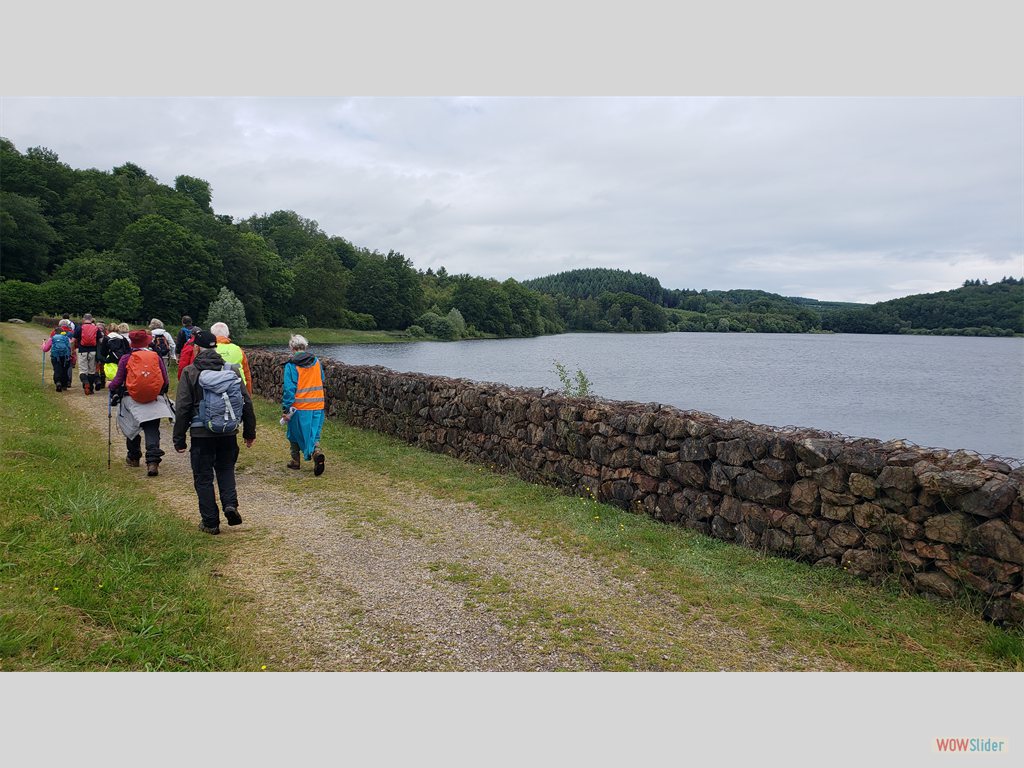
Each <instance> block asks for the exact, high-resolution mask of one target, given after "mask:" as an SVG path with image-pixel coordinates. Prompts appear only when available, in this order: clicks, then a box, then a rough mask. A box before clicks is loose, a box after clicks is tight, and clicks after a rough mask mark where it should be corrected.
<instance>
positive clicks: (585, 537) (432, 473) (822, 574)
mask: <svg viewBox="0 0 1024 768" xmlns="http://www.w3.org/2000/svg"><path fill="white" fill-rule="evenodd" d="M257 410H258V412H259V414H260V421H261V423H269V421H270V420H271V419H273V418H275V417H276V416H277V408H276V406H275V405H274V404H270V403H267V402H265V401H261V402H259V403H258V404H257ZM324 446H325V450H327V451H329V452H330V454H329V455H330V456H331V463H332V465H333V466H337V465H338V462H339V461H340V462H346V463H351V464H353V465H357V466H359V467H361V468H365V469H368V470H372V471H373V472H376V473H379V474H382V475H385V476H387V477H389V478H390V479H391V482H397V483H403V484H406V485H408V486H410V487H415V488H417V489H420V490H424V491H427V492H428V493H431V494H433V495H435V496H438V497H441V498H449V499H452V500H455V501H461V502H472V503H474V504H477V505H479V506H480V507H483V508H487V509H491V510H494V511H496V512H497V513H498V514H500V515H501V516H502V517H504V518H505V519H507V520H510V521H511V522H513V523H514V524H515V525H516V526H517V527H518V528H520V529H521V530H523V531H526V532H529V533H530V534H531V535H534V536H540V537H543V538H546V539H548V540H551V541H555V542H558V543H559V545H560V546H564V547H567V548H569V549H571V550H575V551H577V552H579V553H580V554H583V555H586V556H589V557H593V558H596V559H597V560H599V561H601V562H603V563H605V564H607V565H609V566H611V567H612V568H613V569H616V570H617V571H618V572H619V573H620V574H621V575H622V576H625V577H628V578H634V579H636V578H642V579H644V580H646V581H647V582H648V583H649V584H651V585H652V587H653V588H654V589H656V590H664V591H665V592H666V593H671V594H674V595H677V596H678V597H679V598H681V600H682V601H683V602H684V604H686V605H689V606H693V607H696V608H697V609H699V610H700V611H704V612H708V613H710V614H712V615H714V616H715V617H717V618H719V619H721V620H722V621H723V622H726V623H727V624H729V625H730V626H733V627H737V628H740V629H742V630H744V631H746V632H747V633H748V634H749V635H750V636H751V637H752V638H766V639H767V640H769V641H770V642H772V643H773V644H776V645H777V646H785V647H788V648H790V649H792V650H793V651H795V652H796V653H807V654H814V655H817V656H826V657H828V656H831V657H832V658H835V659H836V660H837V661H839V662H841V663H844V664H847V665H849V666H850V667H852V668H854V669H858V670H872V671H910V670H923V671H928V670H930V671H939V670H946V671H954V670H962V671H987V670H1015V671H1024V633H1022V632H1021V631H1019V630H1010V631H1007V630H1003V629H1000V628H998V627H994V626H992V625H990V624H988V623H987V622H985V621H984V620H982V619H981V618H979V617H978V614H977V612H976V611H975V610H974V608H973V607H972V606H971V605H969V604H968V603H966V602H960V603H950V602H946V603H936V602H933V601H930V600H928V599H925V598H924V597H921V596H918V595H913V594H908V593H906V592H905V591H903V590H901V589H900V588H899V586H898V585H896V584H885V585H882V586H872V585H870V584H867V583H865V582H863V581H861V580H859V579H856V578H854V577H852V576H850V575H849V574H846V573H844V572H843V571H841V570H839V569H836V568H814V567H811V566H808V565H805V564H802V563H797V562H794V561H790V560H786V559H782V558H776V557H769V556H765V555H762V554H760V553H758V552H755V551H753V550H749V549H745V548H743V547H738V546H736V545H732V544H728V543H725V542H721V541H718V540H715V539H711V538H708V537H705V536H701V535H699V534H696V533H694V532H692V531H689V530H687V529H684V528H680V527H677V526H668V525H664V524H661V523H658V522H656V521H654V520H651V519H649V518H646V517H643V516H638V515H634V514H630V513H629V512H626V511H624V510H621V509H618V508H616V507H613V506H609V505H605V504H598V503H596V502H594V501H593V500H589V499H581V498H573V497H569V496H565V495H562V494H561V493H559V492H558V491H556V490H554V489H551V488H546V487H543V486H538V485H531V484H529V483H525V482H523V481H521V480H519V479H518V478H515V477H512V476H508V475H502V474H499V473H496V472H495V471H493V470H492V469H490V468H486V467H482V466H475V465H470V464H466V463H463V462H460V461H457V460H455V459H452V458H450V457H447V456H443V455H438V454H433V453H429V452H426V451H421V450H418V449H415V448H413V447H411V446H408V445H406V444H405V443H403V442H401V441H399V440H397V439H394V438H390V437H387V436H384V435H379V434H376V433H373V432H368V431H363V430H358V429H353V428H351V427H348V426H346V425H344V424H341V423H338V422H328V424H327V425H326V427H325V430H324ZM437 567H438V568H441V569H443V570H445V571H446V572H447V571H451V569H450V567H448V566H446V565H441V564H439V565H438V566H437ZM448 576H449V578H452V579H470V577H471V574H469V575H467V574H463V573H456V572H454V571H451V572H449V573H448ZM470 580H471V579H470ZM475 586H476V587H477V589H478V591H479V593H480V594H481V595H486V594H489V593H491V592H492V591H493V586H494V585H487V584H481V585H475Z"/></svg>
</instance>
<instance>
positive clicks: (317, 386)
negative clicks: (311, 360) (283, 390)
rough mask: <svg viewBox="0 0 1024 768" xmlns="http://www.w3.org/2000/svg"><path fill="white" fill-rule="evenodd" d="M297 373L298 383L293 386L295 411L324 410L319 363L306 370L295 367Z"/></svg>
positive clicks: (322, 383)
mask: <svg viewBox="0 0 1024 768" xmlns="http://www.w3.org/2000/svg"><path fill="white" fill-rule="evenodd" d="M295 370H297V371H298V372H299V381H298V383H297V384H296V385H295V402H294V403H292V405H293V406H294V408H295V410H297V411H322V410H323V409H324V379H323V376H322V375H321V371H320V361H319V360H317V362H316V365H311V366H309V367H308V368H300V367H299V366H297V365H296V366H295Z"/></svg>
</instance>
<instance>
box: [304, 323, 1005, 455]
mask: <svg viewBox="0 0 1024 768" xmlns="http://www.w3.org/2000/svg"><path fill="white" fill-rule="evenodd" d="M314 351H315V352H316V353H317V354H318V355H320V356H322V357H324V358H334V359H337V360H341V361H343V362H346V363H351V364H354V365H382V366H385V367H387V368H391V369H393V370H396V371H407V372H420V373H428V374H437V375H443V376H450V377H453V378H465V379H474V380H476V381H491V382H502V383H505V384H511V385H515V386H526V387H548V388H549V389H560V388H561V384H560V382H559V379H558V376H557V374H556V372H555V367H554V361H555V360H558V361H560V362H561V363H563V364H565V366H566V367H567V368H568V370H569V372H570V373H575V371H576V369H577V368H580V369H582V370H583V372H584V373H585V374H586V375H587V377H588V378H589V379H590V380H591V382H592V392H593V394H595V395H597V396H599V397H604V398H609V399H614V400H632V401H638V402H643V403H646V402H658V403H664V404H666V405H673V406H675V407H677V408H680V409H683V410H697V411H705V412H707V413H712V414H714V415H716V416H720V417H723V418H729V419H744V420H746V421H750V422H754V423H757V424H770V425H773V426H800V427H813V428H816V429H822V430H826V431H829V432H840V433H842V434H845V435H849V436H853V437H875V438H880V439H882V440H888V439H892V438H901V439H905V440H909V441H911V442H913V443H916V444H917V445H921V446H925V447H932V448H953V449H957V448H965V449H968V450H972V451H976V452H978V453H982V454H991V455H996V456H1003V457H1015V458H1022V459H1024V339H1019V338H964V337H949V336H882V335H857V334H835V335H832V334H757V333H731V334H730V333H663V334H619V333H610V334H609V333H567V334H561V335H558V336H543V337H539V338H534V339H502V340H480V341H457V342H448V343H439V342H411V343H407V344H356V345H323V346H315V348H314Z"/></svg>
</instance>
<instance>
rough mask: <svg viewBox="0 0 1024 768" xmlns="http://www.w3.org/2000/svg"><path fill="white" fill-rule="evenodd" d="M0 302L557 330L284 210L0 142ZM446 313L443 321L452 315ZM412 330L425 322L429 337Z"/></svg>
mask: <svg viewBox="0 0 1024 768" xmlns="http://www.w3.org/2000/svg"><path fill="white" fill-rule="evenodd" d="M0 166H2V168H3V173H2V174H0V302H2V304H3V312H4V313H5V314H6V316H7V317H23V318H24V317H31V316H32V315H35V314H39V313H45V312H49V313H53V312H71V313H75V314H82V313H84V312H92V313H93V314H96V315H103V316H105V317H113V318H117V319H120V320H126V321H134V320H140V319H142V320H145V319H148V318H151V317H160V318H164V319H166V320H167V321H168V322H171V323H173V322H175V321H176V320H177V319H178V318H179V317H180V316H181V315H183V314H188V315H191V316H193V317H195V318H199V317H205V316H206V313H207V309H208V307H209V305H210V303H211V302H212V301H213V300H214V298H215V297H216V296H217V295H218V293H219V292H220V290H221V289H222V288H227V289H228V290H229V291H231V292H232V294H233V295H234V296H236V297H237V298H238V299H239V300H240V301H241V302H242V304H243V306H244V310H245V317H246V320H247V322H248V325H249V326H250V327H252V328H265V327H268V326H275V327H278V326H286V327H293V328H295V327H306V326H311V327H327V328H355V329H362V330H371V329H382V330H407V329H410V328H413V332H414V333H415V332H416V330H417V328H418V329H420V330H423V332H424V334H426V333H431V334H435V335H437V336H438V337H440V338H462V337H472V336H481V335H486V336H498V337H504V336H533V335H538V334H542V333H558V332H561V331H564V330H565V327H564V325H563V324H562V323H561V321H560V320H559V318H558V316H557V314H556V313H555V311H554V309H553V302H552V301H550V300H549V299H548V298H547V297H544V296H542V295H541V294H539V293H537V292H535V291H531V290H529V289H526V288H524V287H523V286H522V285H521V284H520V283H517V282H516V281H515V280H506V281H504V282H499V281H497V280H493V279H487V278H482V277H476V276H473V275H468V274H462V275H449V274H447V272H446V271H445V270H444V269H443V268H442V269H440V270H438V271H437V272H434V271H432V270H430V269H428V270H426V271H425V272H423V271H419V270H417V269H415V268H414V266H413V264H412V262H411V261H410V260H409V259H408V258H406V257H405V256H404V255H403V254H401V253H399V252H397V251H394V250H391V251H388V252H387V253H386V254H384V253H379V252H378V251H376V250H370V249H368V248H365V247H358V246H356V245H354V244H352V243H351V242H349V241H348V240H346V239H345V238H343V237H339V236H332V235H328V234H327V233H325V232H324V231H323V230H322V229H321V228H320V226H319V225H318V223H317V222H316V221H314V220H311V219H308V218H305V217H303V216H301V215H299V214H298V213H296V212H295V211H285V210H279V211H274V212H273V213H269V214H268V213H263V214H253V215H252V216H250V217H248V218H245V219H241V220H234V219H233V218H232V217H230V216H225V215H218V214H217V213H215V212H214V210H213V207H212V196H213V194H212V189H211V186H210V184H209V183H208V182H207V181H205V180H204V179H201V178H198V177H195V176H188V175H180V176H178V177H177V178H175V180H174V185H173V186H169V185H166V184H161V183H160V182H158V181H157V180H156V179H155V178H154V177H153V176H151V175H150V174H149V173H147V172H146V171H145V170H144V169H143V168H140V167H139V166H137V165H135V164H133V163H125V164H124V165H121V166H118V167H116V168H114V169H113V170H112V171H109V172H108V171H100V170H96V169H88V170H78V169H73V168H71V167H70V166H68V165H67V164H66V163H63V162H61V161H60V159H59V158H58V156H57V154H56V153H54V152H52V151H51V150H49V149H46V148H43V147H33V148H30V149H28V150H27V151H26V152H25V153H24V154H23V153H21V152H20V151H18V149H17V148H16V147H15V146H14V144H13V143H12V142H11V141H9V140H8V139H5V138H2V137H0ZM453 311H454V313H453ZM424 324H426V325H428V326H430V328H429V330H428V329H426V328H425V327H424Z"/></svg>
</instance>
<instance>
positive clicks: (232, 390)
mask: <svg viewBox="0 0 1024 768" xmlns="http://www.w3.org/2000/svg"><path fill="white" fill-rule="evenodd" d="M199 388H200V389H201V390H202V392H203V399H202V400H201V401H200V402H199V410H198V411H197V412H196V416H195V418H194V419H192V423H191V425H190V426H193V427H206V429H208V430H209V431H210V432H213V433H214V434H217V435H230V434H233V433H234V432H235V431H236V430H237V429H238V425H239V424H241V423H242V404H243V400H242V379H241V378H240V377H239V375H238V374H237V373H236V372H235V370H234V369H232V368H228V367H225V370H222V371H202V372H200V374H199Z"/></svg>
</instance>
